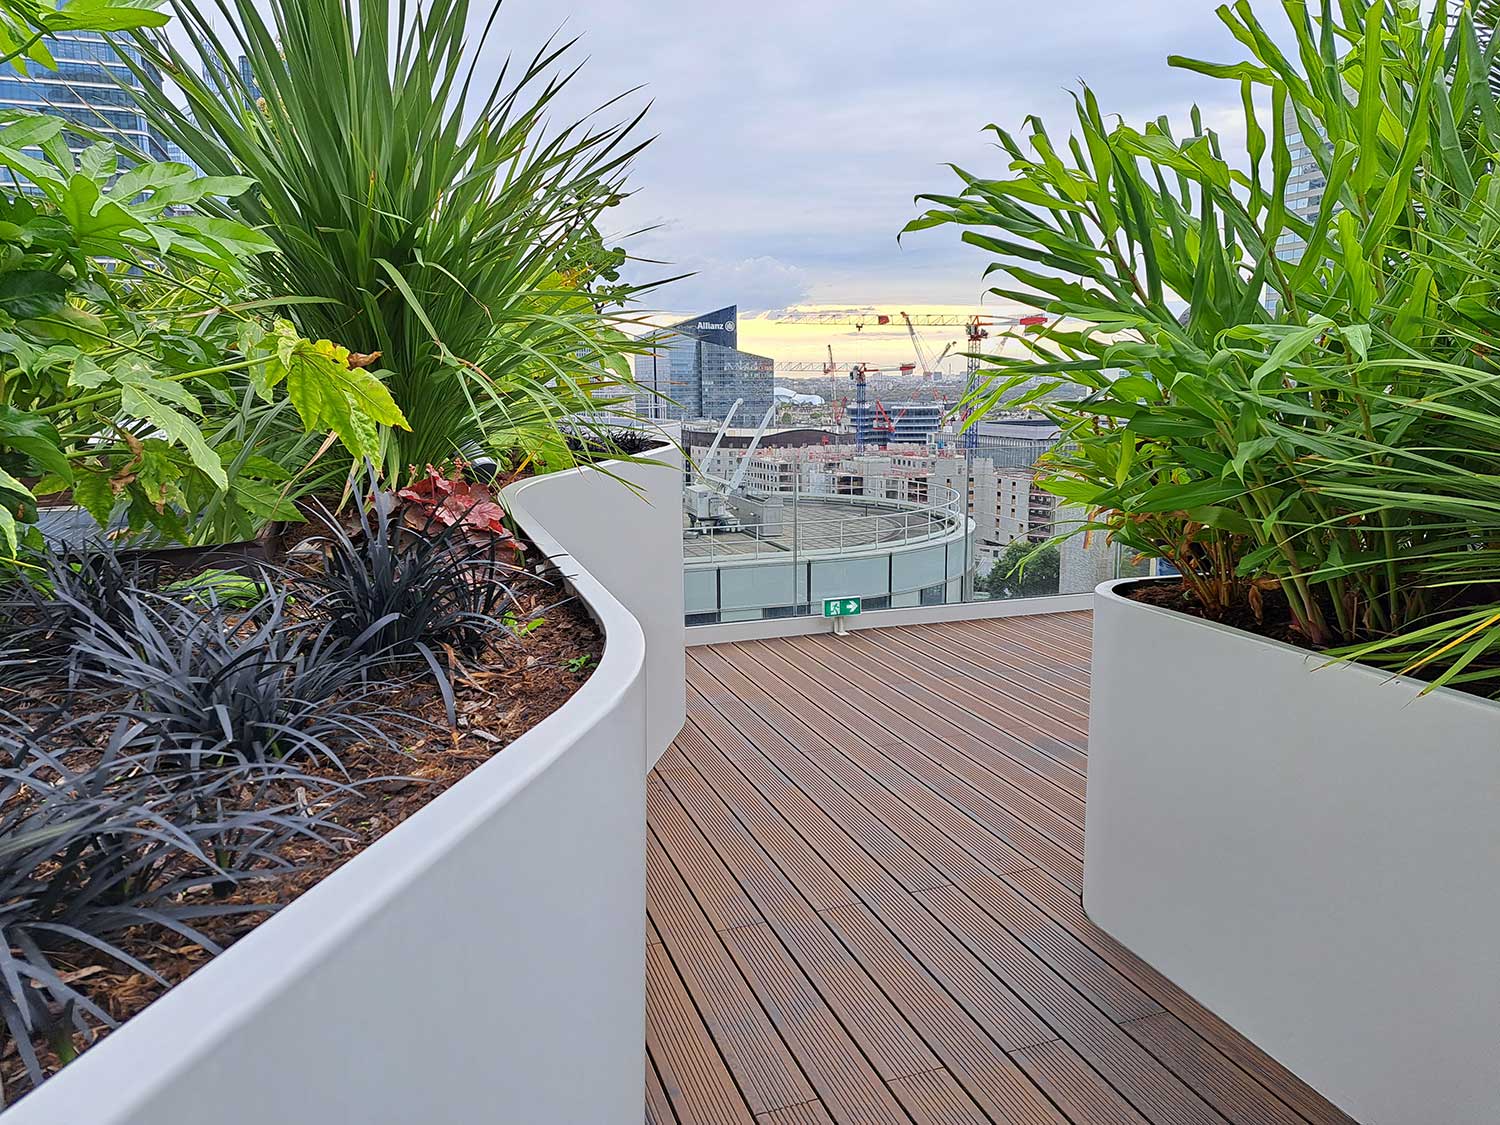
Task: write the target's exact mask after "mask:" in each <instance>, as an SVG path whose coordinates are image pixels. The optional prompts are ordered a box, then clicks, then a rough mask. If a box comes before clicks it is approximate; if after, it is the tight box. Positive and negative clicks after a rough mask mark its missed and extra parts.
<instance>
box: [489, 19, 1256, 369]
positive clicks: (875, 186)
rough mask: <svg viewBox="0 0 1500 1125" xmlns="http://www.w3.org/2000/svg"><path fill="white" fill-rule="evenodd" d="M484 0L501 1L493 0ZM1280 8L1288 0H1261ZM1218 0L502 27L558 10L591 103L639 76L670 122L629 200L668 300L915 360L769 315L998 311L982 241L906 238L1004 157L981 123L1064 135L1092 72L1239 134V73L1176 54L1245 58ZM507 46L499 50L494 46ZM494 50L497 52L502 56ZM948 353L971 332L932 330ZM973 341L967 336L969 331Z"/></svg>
mask: <svg viewBox="0 0 1500 1125" xmlns="http://www.w3.org/2000/svg"><path fill="white" fill-rule="evenodd" d="M476 5H477V6H478V7H483V8H485V9H486V10H487V7H488V5H487V3H486V0H476ZM1257 7H1258V8H1260V9H1262V15H1263V18H1265V19H1267V20H1268V21H1270V20H1279V19H1280V16H1279V12H1278V11H1277V10H1276V9H1279V5H1274V6H1273V5H1272V4H1270V3H1257ZM1213 8H1214V3H1213V2H1211V0H1113V2H1106V0H1051V2H1049V3H1045V4H1040V3H1035V2H1028V3H1021V2H1017V0H986V2H981V0H929V2H923V0H907V2H905V3H896V2H892V0H861V2H859V3H852V2H846V0H760V2H735V3H724V2H719V0H649V2H646V3H641V2H637V3H630V2H621V0H548V2H546V3H541V2H538V0H506V3H505V6H504V7H502V10H501V13H502V14H501V19H500V23H499V43H498V46H500V47H502V48H509V49H510V50H512V51H515V52H516V53H520V52H522V51H524V50H526V49H529V48H531V47H532V45H533V44H535V43H537V42H539V41H540V40H541V39H542V38H544V37H545V36H546V35H547V34H548V33H550V32H551V31H553V30H555V29H557V28H559V27H561V28H562V30H563V33H564V34H566V35H577V36H580V37H581V38H580V42H579V47H578V50H579V53H580V54H581V55H584V56H587V65H586V66H585V67H584V68H583V70H582V72H581V73H580V74H579V76H578V78H577V79H576V80H575V81H576V88H575V90H574V94H575V96H576V97H577V98H578V99H579V100H577V101H575V103H574V104H576V105H579V106H581V105H583V104H584V103H585V102H587V101H590V100H592V101H595V102H602V101H604V100H605V99H606V98H609V97H613V96H614V95H616V94H619V93H620V92H622V91H624V90H627V89H630V88H632V87H634V86H638V85H643V86H644V89H643V90H642V91H641V92H640V93H639V94H638V95H635V96H634V98H633V99H632V100H631V101H630V103H629V104H632V105H639V104H642V103H643V102H645V101H649V102H650V103H651V106H650V111H649V113H648V115H647V119H646V128H647V130H648V132H650V133H652V134H655V135H656V139H655V140H654V141H653V142H652V144H651V145H650V147H649V148H648V149H647V150H646V152H645V153H643V154H642V155H641V157H640V158H639V159H638V161H637V164H636V167H635V169H634V170H633V174H632V176H631V183H632V185H633V187H634V189H635V194H634V195H633V196H632V198H631V199H630V200H629V201H628V202H627V204H626V205H624V206H623V207H621V208H619V209H618V211H617V213H616V214H615V215H613V216H612V218H611V223H612V224H614V226H615V232H616V233H623V232H626V231H632V230H637V229H641V228H648V227H649V228H654V229H652V230H650V231H649V232H648V233H645V234H643V235H641V236H640V237H638V238H635V239H632V240H630V241H629V242H628V243H626V245H627V246H629V247H630V248H631V249H632V251H633V252H634V253H635V254H636V255H638V256H640V257H644V258H650V259H654V260H659V261H661V262H664V263H666V265H664V266H660V267H650V268H645V267H642V268H641V271H640V273H641V275H646V276H649V275H650V274H651V269H655V270H656V271H657V274H656V275H657V276H661V275H664V274H668V273H671V274H675V273H682V272H692V273H694V274H695V276H693V277H691V278H689V279H687V280H685V281H681V282H677V283H675V284H673V285H671V286H669V287H667V288H666V289H664V290H661V291H659V292H658V293H657V294H656V295H655V296H654V298H653V302H654V303H655V304H657V305H659V306H661V307H662V308H663V309H665V310H668V311H671V312H675V313H681V314H683V315H693V314H697V313H699V312H704V311H708V310H711V309H717V308H719V307H721V306H723V305H727V304H731V303H738V304H739V306H740V309H741V314H742V315H741V321H740V325H741V329H740V335H741V347H743V348H747V349H749V350H752V351H760V352H762V353H763V354H769V355H773V356H775V357H776V358H778V359H803V360H807V359H820V358H823V356H824V355H825V348H826V345H827V344H830V343H831V344H833V346H834V349H835V356H836V358H839V359H842V360H845V361H863V360H868V361H870V362H877V363H882V364H887V365H894V364H896V363H899V362H901V361H903V360H910V359H911V358H912V357H911V351H912V349H911V346H910V343H909V341H907V339H906V337H905V333H904V332H901V331H896V332H891V333H885V334H877V333H872V332H871V330H870V329H866V330H865V331H864V332H863V333H860V334H858V335H856V334H855V333H854V331H853V330H852V329H830V328H827V327H823V326H819V327H816V328H813V329H808V328H807V327H806V326H789V325H785V324H780V325H778V324H773V323H771V322H768V321H766V320H764V319H763V318H758V317H757V316H756V315H755V314H757V313H763V312H764V311H765V310H768V309H779V308H784V307H788V306H799V307H832V308H855V307H864V306H870V307H876V308H879V309H881V310H882V311H896V310H899V309H906V310H907V311H910V312H919V311H925V312H938V311H952V312H955V313H967V312H971V311H986V312H990V313H992V314H1003V313H1004V312H1005V311H1007V310H1006V307H1005V306H1004V305H1003V304H1000V303H998V302H997V301H996V300H995V299H994V298H990V299H989V300H984V299H983V294H984V290H985V288H986V284H985V282H984V281H983V279H982V274H983V271H984V267H985V266H986V265H987V264H988V258H987V257H986V255H985V254H984V253H983V252H981V251H979V250H975V249H973V248H970V247H966V246H964V245H963V244H962V243H960V242H959V237H958V231H957V229H955V228H947V229H944V228H937V229H935V230H931V231H924V232H920V233H917V234H913V235H908V236H906V237H905V238H903V239H902V240H901V241H900V242H899V244H898V241H897V237H896V236H897V234H898V233H899V232H900V230H901V228H902V226H904V225H905V223H906V222H907V221H908V220H909V219H911V218H913V217H914V216H915V215H916V214H917V213H918V210H919V208H918V205H917V204H916V203H915V202H914V201H913V200H914V196H916V195H917V194H918V193H919V192H924V191H938V192H944V191H948V190H950V189H952V188H953V187H954V185H955V182H956V181H955V178H954V176H953V174H952V172H951V171H950V170H949V169H948V168H947V166H946V165H947V164H948V163H949V162H951V163H954V164H958V165H961V166H963V167H965V168H967V169H969V170H971V171H977V172H982V173H985V174H989V175H996V176H999V175H1003V174H1004V172H1005V165H1006V160H1005V158H1004V155H1003V154H1002V153H1000V152H999V151H998V150H997V149H995V148H994V146H993V144H992V143H991V141H990V139H989V137H988V136H987V135H986V134H984V133H983V128H984V126H985V125H987V124H989V123H991V122H995V123H998V124H1000V125H1002V126H1004V127H1006V128H1008V129H1010V130H1011V131H1012V132H1019V131H1020V130H1021V128H1022V124H1023V122H1024V120H1025V118H1026V116H1027V115H1028V114H1033V113H1035V114H1038V115H1040V116H1041V117H1042V118H1043V119H1044V120H1045V121H1047V122H1048V123H1049V131H1050V132H1052V133H1054V134H1063V133H1065V132H1066V130H1067V128H1068V125H1069V123H1070V122H1071V120H1072V112H1073V105H1072V98H1071V94H1070V91H1072V90H1076V89H1077V88H1078V83H1079V81H1080V79H1083V80H1086V81H1088V83H1089V84H1090V85H1091V86H1093V88H1094V89H1095V91H1096V93H1097V94H1098V96H1099V99H1100V102H1101V104H1102V106H1103V108H1104V109H1105V111H1106V112H1109V113H1118V114H1120V115H1122V116H1123V117H1124V118H1125V119H1126V120H1129V121H1133V122H1136V123H1140V122H1143V121H1145V120H1147V119H1150V118H1154V117H1156V116H1157V115H1159V114H1162V113H1166V114H1169V115H1170V116H1172V117H1173V118H1175V119H1178V120H1181V121H1186V118H1187V114H1188V110H1189V108H1190V106H1191V105H1192V104H1193V103H1194V102H1195V101H1197V102H1198V103H1199V104H1200V106H1201V107H1202V109H1203V111H1204V113H1205V116H1206V118H1207V119H1208V120H1209V121H1210V122H1211V123H1213V124H1215V125H1217V126H1219V127H1221V128H1223V129H1224V131H1225V133H1226V140H1231V141H1232V140H1233V139H1234V138H1235V137H1236V136H1239V137H1242V136H1243V126H1242V125H1241V124H1240V123H1239V116H1240V112H1241V110H1240V106H1239V91H1238V88H1237V87H1235V86H1233V85H1231V84H1228V83H1221V82H1214V81H1212V80H1210V79H1205V78H1202V77H1200V76H1196V75H1192V74H1188V73H1185V72H1181V71H1174V70H1172V69H1171V68H1169V67H1168V66H1167V63H1166V59H1167V56H1168V54H1171V53H1178V54H1186V55H1191V56H1197V57H1204V58H1212V59H1228V58H1235V59H1238V58H1240V57H1242V56H1243V49H1242V48H1240V47H1239V45H1238V44H1236V43H1235V42H1234V41H1233V40H1232V39H1231V37H1230V35H1229V32H1228V30H1227V29H1226V28H1224V27H1223V25H1222V24H1220V23H1219V21H1218V18H1217V17H1216V16H1215V15H1214V11H1213ZM489 53H490V54H493V55H495V56H497V57H498V54H499V51H491V52H489ZM486 61H488V60H486ZM926 335H927V340H928V343H929V344H930V345H931V347H932V350H933V351H939V350H941V348H942V347H943V345H944V344H946V343H947V342H948V341H949V340H952V339H956V338H960V336H961V330H956V329H944V328H935V329H929V330H926ZM958 350H960V351H961V350H963V349H962V347H960V348H959V349H958Z"/></svg>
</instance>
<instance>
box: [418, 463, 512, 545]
mask: <svg viewBox="0 0 1500 1125" xmlns="http://www.w3.org/2000/svg"><path fill="white" fill-rule="evenodd" d="M467 467H468V466H467V465H466V464H465V463H464V462H462V461H456V462H454V464H453V469H452V471H451V472H449V473H447V474H445V473H444V472H443V471H442V470H441V469H438V468H436V467H434V466H432V465H428V466H427V474H426V476H425V477H423V478H421V479H417V474H416V469H415V468H413V469H412V478H413V479H412V482H411V483H410V484H408V485H407V486H406V487H405V488H403V489H401V490H400V491H399V492H397V493H396V495H397V497H398V498H400V499H401V500H403V501H405V505H404V507H403V509H402V513H401V519H402V522H403V523H405V524H406V526H408V527H411V528H414V529H416V530H418V531H425V530H431V529H432V528H433V527H434V526H442V527H453V526H454V525H458V526H459V528H460V529H461V531H462V532H463V534H464V535H465V536H466V537H467V538H468V539H469V541H470V542H472V543H489V542H491V541H494V542H495V544H496V545H497V546H508V547H511V548H513V549H514V550H517V551H519V550H521V545H520V543H519V542H517V540H516V537H515V536H514V535H513V534H511V532H510V529H509V528H507V527H506V526H505V509H504V508H502V507H501V506H500V505H499V504H498V503H497V502H496V500H495V495H494V493H493V492H491V491H490V489H489V487H488V486H487V485H483V484H477V483H475V482H473V481H469V480H466V479H465V477H464V471H465V469H466V468H467Z"/></svg>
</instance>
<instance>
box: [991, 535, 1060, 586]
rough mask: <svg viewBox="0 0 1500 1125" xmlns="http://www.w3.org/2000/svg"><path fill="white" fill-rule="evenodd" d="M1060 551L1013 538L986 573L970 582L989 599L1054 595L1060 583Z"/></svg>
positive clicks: (1053, 547) (1050, 546) (1052, 547)
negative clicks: (1015, 540) (1013, 541)
mask: <svg viewBox="0 0 1500 1125" xmlns="http://www.w3.org/2000/svg"><path fill="white" fill-rule="evenodd" d="M1061 578H1062V552H1060V551H1059V550H1058V549H1057V547H1055V546H1052V545H1050V544H1049V545H1047V546H1044V547H1035V546H1033V545H1032V544H1030V543H1026V542H1023V541H1019V540H1018V541H1017V542H1015V543H1012V544H1011V545H1010V546H1008V547H1006V548H1005V550H1004V551H1003V552H1002V553H1001V555H1000V557H999V558H998V559H996V560H995V565H994V566H992V567H991V568H990V572H989V574H988V575H984V576H981V577H980V578H978V579H977V580H976V581H975V583H974V585H975V586H976V587H977V588H978V589H979V590H981V591H983V592H984V593H987V594H989V595H990V597H992V598H1039V597H1045V596H1047V595H1049V594H1055V593H1057V592H1058V589H1059V588H1060V585H1061Z"/></svg>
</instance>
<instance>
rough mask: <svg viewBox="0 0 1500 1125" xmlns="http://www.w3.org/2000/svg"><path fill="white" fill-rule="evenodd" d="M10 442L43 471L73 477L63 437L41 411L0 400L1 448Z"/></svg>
mask: <svg viewBox="0 0 1500 1125" xmlns="http://www.w3.org/2000/svg"><path fill="white" fill-rule="evenodd" d="M5 446H9V447H10V448H11V449H14V450H16V451H17V452H20V453H24V454H25V455H26V456H27V457H29V458H31V460H32V461H34V462H35V463H36V464H37V466H38V467H39V468H41V469H42V470H43V471H44V472H48V473H55V474H57V475H58V476H59V477H62V478H63V480H64V481H67V480H71V479H72V476H73V470H72V466H71V465H70V464H69V463H68V458H67V455H66V454H65V453H63V450H62V438H61V436H59V434H58V432H57V427H55V426H53V425H52V424H51V423H50V422H48V421H47V420H46V419H45V418H43V417H42V416H41V415H39V414H27V413H24V412H22V411H20V410H17V409H15V408H14V407H11V406H5V405H3V404H0V448H3V447H5Z"/></svg>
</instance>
